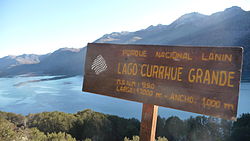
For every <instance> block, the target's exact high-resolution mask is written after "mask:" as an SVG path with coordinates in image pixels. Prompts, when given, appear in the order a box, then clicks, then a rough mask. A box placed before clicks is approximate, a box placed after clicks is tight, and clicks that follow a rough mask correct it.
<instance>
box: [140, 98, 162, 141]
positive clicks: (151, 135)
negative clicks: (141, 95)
mask: <svg viewBox="0 0 250 141" xmlns="http://www.w3.org/2000/svg"><path fill="white" fill-rule="evenodd" d="M157 113H158V106H156V105H152V104H144V103H143V107H142V117H141V128H140V140H141V141H155V131H156V123H157V115H158V114H157Z"/></svg>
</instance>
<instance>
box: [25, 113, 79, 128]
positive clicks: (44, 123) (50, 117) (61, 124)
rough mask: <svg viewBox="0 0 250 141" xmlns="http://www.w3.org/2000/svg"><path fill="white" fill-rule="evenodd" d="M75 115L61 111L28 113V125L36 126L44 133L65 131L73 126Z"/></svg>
mask: <svg viewBox="0 0 250 141" xmlns="http://www.w3.org/2000/svg"><path fill="white" fill-rule="evenodd" d="M75 121H76V117H75V116H74V115H73V114H67V113H63V112H43V113H39V114H30V115H28V123H27V124H28V127H30V128H31V127H36V128H38V129H39V130H40V131H42V132H45V133H52V132H56V133H59V132H66V133H68V132H69V130H70V129H71V128H72V127H73V122H75Z"/></svg>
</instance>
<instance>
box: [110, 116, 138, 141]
mask: <svg viewBox="0 0 250 141" xmlns="http://www.w3.org/2000/svg"><path fill="white" fill-rule="evenodd" d="M108 119H109V120H110V121H111V124H112V131H113V137H114V138H113V139H114V140H122V139H123V138H124V137H129V138H131V137H133V135H139V130H140V122H139V121H138V120H137V119H134V118H132V119H125V118H121V117H118V116H108Z"/></svg>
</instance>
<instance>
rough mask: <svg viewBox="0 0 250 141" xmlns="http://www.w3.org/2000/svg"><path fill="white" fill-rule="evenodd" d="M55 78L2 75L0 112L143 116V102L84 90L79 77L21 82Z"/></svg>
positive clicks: (245, 100)
mask: <svg viewBox="0 0 250 141" xmlns="http://www.w3.org/2000/svg"><path fill="white" fill-rule="evenodd" d="M53 77H54V76H39V77H14V78H0V111H6V112H14V113H20V114H23V115H27V114H29V113H38V112H44V111H63V112H68V113H76V112H77V111H81V110H84V109H92V110H94V111H97V112H102V113H106V114H112V115H118V116H121V117H125V118H132V117H135V118H137V119H140V118H141V109H142V104H141V103H137V102H132V101H127V100H121V99H117V98H112V97H107V96H101V95H96V94H90V93H85V92H82V91H81V89H82V77H80V76H76V77H70V78H64V79H58V80H50V81H40V82H32V83H22V82H27V81H32V80H40V79H48V78H53ZM247 112H248V113H250V83H241V88H240V98H239V105H238V116H239V115H240V114H242V113H247ZM159 115H160V116H163V117H169V116H179V117H181V118H183V119H185V118H188V117H190V116H196V115H199V114H194V113H190V112H184V111H179V110H174V109H169V108H164V107H160V108H159Z"/></svg>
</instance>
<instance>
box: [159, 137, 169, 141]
mask: <svg viewBox="0 0 250 141" xmlns="http://www.w3.org/2000/svg"><path fill="white" fill-rule="evenodd" d="M156 141H168V139H167V138H166V137H157V140H156Z"/></svg>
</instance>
